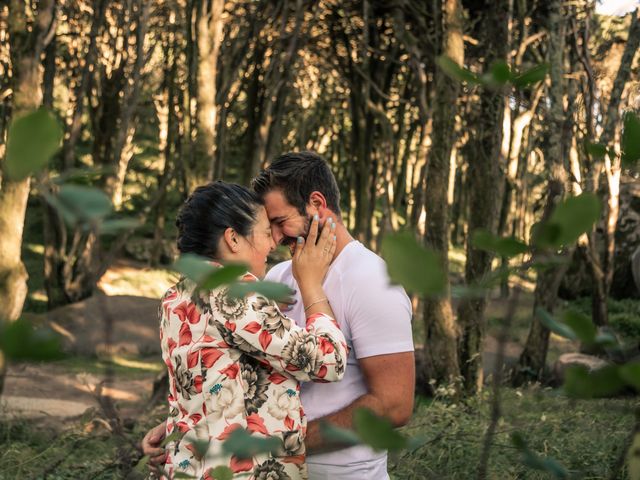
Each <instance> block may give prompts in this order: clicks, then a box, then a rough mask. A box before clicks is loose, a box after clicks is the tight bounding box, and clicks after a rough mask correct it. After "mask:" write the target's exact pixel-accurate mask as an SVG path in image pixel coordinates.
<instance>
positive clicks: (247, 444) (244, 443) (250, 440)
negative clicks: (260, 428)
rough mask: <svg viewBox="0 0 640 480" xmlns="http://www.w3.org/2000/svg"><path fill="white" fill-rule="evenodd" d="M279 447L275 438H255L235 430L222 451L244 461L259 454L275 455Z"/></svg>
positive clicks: (238, 429)
mask: <svg viewBox="0 0 640 480" xmlns="http://www.w3.org/2000/svg"><path fill="white" fill-rule="evenodd" d="M281 447H282V444H281V442H280V440H278V439H277V438H276V437H257V436H253V435H251V433H250V432H249V431H247V430H246V429H244V428H237V429H236V430H234V431H233V432H231V434H230V435H229V437H228V438H227V439H226V440H225V441H224V443H223V444H222V451H223V452H224V453H226V454H229V455H235V456H236V457H238V458H241V459H244V458H251V457H253V456H255V455H258V454H260V453H276V452H277V451H278V450H279V449H280V448H281Z"/></svg>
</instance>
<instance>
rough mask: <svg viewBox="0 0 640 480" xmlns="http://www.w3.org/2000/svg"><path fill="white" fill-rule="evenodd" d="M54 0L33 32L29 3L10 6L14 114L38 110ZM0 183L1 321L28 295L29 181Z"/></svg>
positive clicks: (41, 9)
mask: <svg viewBox="0 0 640 480" xmlns="http://www.w3.org/2000/svg"><path fill="white" fill-rule="evenodd" d="M53 8H54V2H53V0H42V1H41V2H40V3H39V4H38V12H37V16H36V18H35V21H34V24H33V30H32V31H31V32H29V30H28V28H27V23H28V19H27V5H26V4H25V3H24V2H23V1H21V0H12V1H11V2H10V4H9V18H8V20H9V21H8V24H9V29H10V32H9V33H10V48H11V64H12V69H13V80H14V83H13V107H12V115H13V118H18V117H20V116H22V115H24V114H26V113H29V112H30V111H33V110H35V109H36V108H38V107H39V106H40V104H41V102H42V88H41V85H42V68H41V62H40V56H41V54H42V52H43V50H44V49H45V47H46V45H45V40H46V34H47V29H48V28H49V26H50V25H51V21H52V15H53ZM1 182H2V183H1V185H0V232H2V235H0V319H5V320H15V319H17V318H18V317H19V316H20V314H21V312H22V306H23V305H24V301H25V299H26V296H27V277H28V276H27V271H26V269H25V267H24V264H23V263H22V261H21V247H22V233H23V228H24V217H25V213H26V209H27V199H28V197H29V186H30V180H29V178H26V179H24V180H19V181H13V180H11V179H9V178H7V176H6V175H2V179H1Z"/></svg>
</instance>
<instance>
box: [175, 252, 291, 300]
mask: <svg viewBox="0 0 640 480" xmlns="http://www.w3.org/2000/svg"><path fill="white" fill-rule="evenodd" d="M173 268H174V269H175V270H176V271H178V272H180V273H181V274H183V275H184V276H185V277H187V278H190V279H191V280H193V281H194V282H195V283H196V284H197V285H198V289H200V290H214V289H216V288H218V287H220V286H222V285H229V295H230V296H231V297H236V298H238V297H244V296H245V295H247V294H249V293H252V292H255V293H259V294H261V295H264V296H265V297H267V298H270V299H272V300H276V301H282V300H285V299H287V298H289V297H290V296H291V295H292V294H293V292H292V291H291V289H290V288H289V287H288V286H286V285H284V284H283V283H277V282H268V281H256V282H243V281H238V278H239V277H241V276H242V275H243V274H245V273H246V272H247V270H248V268H247V266H246V265H244V264H227V265H225V266H223V267H219V266H216V265H214V264H212V263H211V262H210V261H209V260H208V259H206V258H204V257H200V256H198V255H192V254H184V255H181V256H180V258H178V260H177V261H176V262H175V263H174V265H173Z"/></svg>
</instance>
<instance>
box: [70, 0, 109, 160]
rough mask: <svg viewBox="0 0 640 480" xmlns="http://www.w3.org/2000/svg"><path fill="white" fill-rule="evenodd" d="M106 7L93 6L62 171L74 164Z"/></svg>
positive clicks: (99, 2)
mask: <svg viewBox="0 0 640 480" xmlns="http://www.w3.org/2000/svg"><path fill="white" fill-rule="evenodd" d="M106 6H107V1H106V0H97V1H96V2H95V3H94V6H93V19H92V22H91V29H90V30H89V46H88V47H87V53H86V55H85V58H84V62H83V64H82V74H81V76H80V82H79V83H78V86H77V88H76V89H75V91H74V93H73V101H74V104H73V109H72V111H71V115H70V117H69V118H68V119H67V133H66V135H65V141H64V142H63V145H62V163H63V166H64V169H69V168H72V167H73V165H74V163H75V154H76V153H75V148H76V144H77V143H78V140H79V139H80V133H81V132H82V114H83V111H84V108H83V106H84V99H85V97H86V95H87V92H88V90H89V84H90V81H91V69H92V68H93V67H94V66H95V61H96V59H97V56H98V43H97V38H98V33H99V32H100V29H101V28H102V25H103V23H104V19H105V11H106Z"/></svg>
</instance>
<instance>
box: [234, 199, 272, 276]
mask: <svg viewBox="0 0 640 480" xmlns="http://www.w3.org/2000/svg"><path fill="white" fill-rule="evenodd" d="M275 248H276V243H275V242H274V241H273V237H272V236H271V224H270V223H269V218H268V217H267V211H266V210H265V208H264V207H262V206H261V207H260V208H259V209H258V215H257V218H256V223H255V225H254V226H253V231H252V232H251V234H250V235H249V236H248V237H242V250H241V252H240V253H241V256H242V261H244V262H245V263H246V264H247V265H249V271H250V272H251V273H253V274H254V275H255V276H256V277H259V278H262V277H264V275H265V273H266V272H267V256H268V255H269V253H270V252H272V251H273V250H275Z"/></svg>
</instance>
